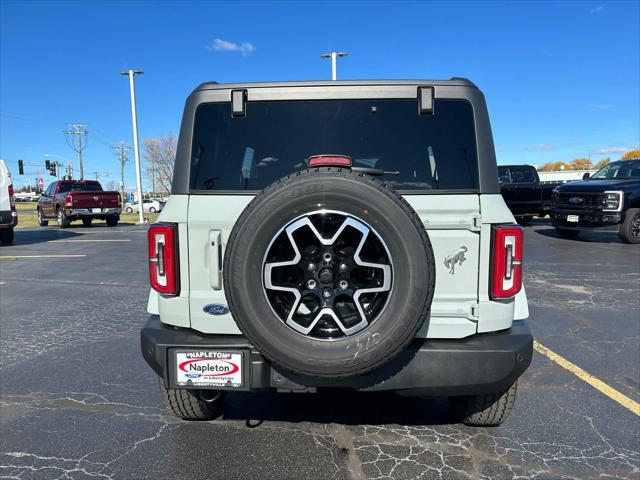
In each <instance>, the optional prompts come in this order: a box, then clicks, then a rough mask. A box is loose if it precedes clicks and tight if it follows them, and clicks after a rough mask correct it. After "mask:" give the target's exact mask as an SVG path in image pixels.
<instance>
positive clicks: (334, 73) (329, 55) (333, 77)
mask: <svg viewBox="0 0 640 480" xmlns="http://www.w3.org/2000/svg"><path fill="white" fill-rule="evenodd" d="M347 55H349V54H348V53H345V52H331V53H323V54H322V55H320V58H330V59H331V80H337V77H338V73H337V66H336V63H337V60H336V59H337V58H338V57H346V56H347Z"/></svg>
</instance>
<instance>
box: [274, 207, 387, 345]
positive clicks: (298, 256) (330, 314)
mask: <svg viewBox="0 0 640 480" xmlns="http://www.w3.org/2000/svg"><path fill="white" fill-rule="evenodd" d="M314 215H328V216H327V217H326V218H323V219H321V221H320V222H319V223H318V221H317V220H316V222H317V223H314V222H313V221H312V218H314V217H313V216H314ZM314 220H315V219H314ZM339 222H340V223H339ZM316 225H319V226H318V227H317V226H316ZM335 227H337V228H335ZM349 228H351V229H353V230H355V232H353V231H351V232H347V229H349ZM300 229H307V230H308V232H310V233H311V236H310V235H309V233H308V232H307V233H304V232H303V233H300V234H296V236H295V238H294V233H295V232H297V231H298V230H300ZM327 230H328V231H329V233H326V231H327ZM358 235H359V236H358ZM284 237H286V239H285V238H284ZM296 239H297V240H296ZM276 241H277V245H278V246H279V247H282V245H286V242H287V241H288V243H289V244H290V246H291V249H292V251H293V252H294V255H293V258H292V259H290V260H282V261H280V259H278V258H277V257H278V256H277V253H278V252H277V251H274V252H272V247H274V244H276ZM298 242H300V245H299V244H298ZM308 242H311V243H308ZM367 242H372V243H370V244H368V243H367ZM350 244H351V245H352V246H349V245H350ZM314 245H315V246H314ZM338 245H339V246H338ZM367 245H368V246H367ZM365 246H367V247H366V248H367V252H369V253H368V254H367V256H371V257H372V258H376V260H377V261H375V262H372V261H367V260H365V259H364V258H363V257H362V252H363V249H365ZM318 247H319V248H318ZM354 247H355V250H354ZM285 248H288V247H285ZM302 252H304V259H303V253H302ZM371 252H373V255H372V254H371ZM266 258H276V259H278V260H279V261H272V262H266ZM385 260H387V261H388V263H380V262H381V261H385ZM292 267H294V269H293V270H291V271H290V272H282V273H281V274H280V277H278V275H276V278H277V280H274V278H273V277H274V272H276V271H277V270H278V269H280V268H290V269H291V268H292ZM359 268H365V269H369V271H371V270H375V271H377V272H378V273H376V274H375V275H373V274H370V276H371V279H372V280H373V282H372V284H371V283H370V284H369V285H363V283H364V281H363V282H361V281H360V280H361V279H360V280H359V279H358V277H357V275H356V276H354V277H352V276H351V275H352V274H353V272H356V271H357V269H359ZM392 275H393V268H392V264H391V257H390V254H389V252H388V250H387V247H386V245H385V244H384V241H383V240H382V238H381V237H380V236H379V235H378V234H377V232H375V231H374V230H372V229H371V227H369V226H367V225H366V224H364V223H363V222H362V221H360V220H358V219H356V218H354V217H352V216H350V215H348V214H346V213H342V212H327V211H318V212H313V213H310V214H307V215H305V216H302V217H299V218H297V219H295V220H294V221H293V222H291V223H290V224H289V225H287V226H286V227H285V228H283V229H282V230H280V231H279V232H278V233H277V234H276V235H275V237H274V238H273V239H272V241H271V244H270V245H269V247H268V248H267V252H266V254H265V263H264V267H263V282H264V288H265V290H266V291H267V292H268V291H271V292H272V293H271V294H269V295H267V299H268V300H269V302H272V298H274V297H273V296H274V295H275V300H273V301H274V302H276V303H275V305H277V307H278V311H280V314H278V313H276V314H277V315H278V316H280V318H281V319H282V320H283V321H284V323H285V324H286V325H288V326H289V327H291V328H292V329H293V330H295V331H296V332H298V333H300V334H302V335H310V336H313V337H314V338H315V337H318V338H328V339H331V338H334V336H335V335H336V334H339V333H341V334H342V336H350V335H353V334H355V333H357V332H359V331H361V330H363V329H365V328H367V326H369V325H370V324H371V322H372V321H375V319H376V318H377V317H378V315H379V314H380V313H381V312H382V310H383V309H384V305H385V304H386V302H387V301H388V298H389V296H390V292H391V286H392ZM380 277H382V278H380ZM284 279H286V281H285V280H284ZM354 279H355V280H356V281H355V283H354V281H353V280H354ZM283 283H285V284H284V285H283ZM292 283H293V285H294V286H291V285H292ZM376 283H377V285H376ZM362 287H365V288H362ZM277 292H284V294H286V295H292V296H293V301H291V297H288V298H287V297H283V294H278V293H277ZM367 294H376V295H374V296H373V299H372V300H365V303H367V304H368V305H371V304H373V303H374V302H375V304H376V305H375V308H371V307H369V306H368V305H367V306H366V309H367V311H365V306H363V304H362V302H361V297H362V296H363V295H366V296H367V297H369V295H367ZM270 295H271V296H270ZM314 297H316V298H317V299H318V300H317V303H316V301H315V300H311V301H312V303H314V304H315V305H316V308H319V310H316V308H313V309H312V311H313V313H311V312H309V310H308V309H307V308H301V305H302V304H303V303H304V305H305V306H306V305H307V304H308V302H309V298H314ZM303 299H307V300H303ZM340 299H342V300H340ZM336 300H337V301H338V306H336ZM283 305H284V308H283ZM289 305H290V306H289ZM349 305H352V306H349ZM271 306H272V308H273V309H274V312H275V311H276V308H275V307H274V303H271ZM354 307H355V308H354ZM336 308H337V309H338V310H336ZM298 310H302V312H299V311H298ZM315 312H317V313H315ZM314 313H315V316H314V317H313V319H312V320H311V321H310V322H309V318H310V315H313V314H314ZM341 316H342V318H341ZM323 317H324V320H323ZM321 320H322V321H321ZM333 324H335V326H331V325H333ZM335 327H337V328H335ZM318 329H320V330H318ZM319 332H320V333H319ZM322 332H324V333H322ZM327 332H329V333H327ZM331 332H333V333H331Z"/></svg>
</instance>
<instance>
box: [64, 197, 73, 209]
mask: <svg viewBox="0 0 640 480" xmlns="http://www.w3.org/2000/svg"><path fill="white" fill-rule="evenodd" d="M64 205H65V206H66V207H70V206H72V205H73V198H72V197H71V195H67V196H66V197H64Z"/></svg>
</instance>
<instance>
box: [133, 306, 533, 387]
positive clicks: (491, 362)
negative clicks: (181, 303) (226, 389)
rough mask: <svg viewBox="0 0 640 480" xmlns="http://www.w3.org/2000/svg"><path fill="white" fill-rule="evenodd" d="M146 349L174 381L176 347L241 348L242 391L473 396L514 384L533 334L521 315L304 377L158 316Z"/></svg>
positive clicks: (227, 338)
mask: <svg viewBox="0 0 640 480" xmlns="http://www.w3.org/2000/svg"><path fill="white" fill-rule="evenodd" d="M140 343H141V348H142V354H143V356H144V358H145V360H146V361H147V363H148V364H149V365H150V366H151V368H152V369H153V370H154V371H155V372H156V373H157V374H158V375H159V376H160V377H162V378H163V379H164V382H165V385H166V386H169V387H170V386H174V385H173V381H172V378H171V377H172V376H171V375H170V373H169V368H168V365H169V354H170V353H171V350H172V349H174V348H194V349H198V350H200V349H214V350H236V351H237V350H241V351H243V352H245V357H244V358H245V378H244V381H243V387H242V388H238V389H237V390H262V389H267V388H278V389H283V390H293V391H295V390H305V389H308V388H310V387H319V388H324V387H327V388H350V389H355V390H363V391H383V390H393V391H399V392H405V393H407V394H414V395H415V394H421V395H470V394H479V393H493V392H497V391H500V390H503V389H506V388H508V387H509V386H510V385H511V384H512V383H513V382H515V381H516V380H517V379H518V377H519V376H520V375H522V373H523V372H524V371H525V370H526V369H527V367H528V366H529V364H530V363H531V357H532V353H533V336H532V335H531V330H530V329H529V325H528V324H527V322H525V321H522V320H519V321H515V322H513V326H512V327H511V328H510V329H508V330H504V331H501V332H496V333H486V334H478V335H473V336H471V337H468V338H464V339H460V340H422V339H416V340H414V341H413V342H412V343H411V344H410V346H409V347H408V348H407V349H406V350H405V351H403V352H401V353H400V354H399V355H398V356H397V357H395V358H394V359H393V360H391V361H390V362H389V363H387V364H385V365H384V366H383V367H381V368H379V369H378V370H375V371H374V372H371V373H369V374H367V375H363V376H359V377H352V378H347V379H321V378H315V377H303V376H299V375H296V374H293V373H290V372H287V371H283V370H281V369H276V368H274V367H273V366H271V365H270V363H269V362H268V361H267V360H266V359H264V357H262V355H261V354H260V353H259V352H258V351H257V350H256V349H255V348H254V347H253V346H252V345H250V344H249V342H248V341H247V339H246V338H244V337H243V336H240V335H205V334H201V333H199V332H196V331H195V330H191V329H186V328H178V327H172V326H169V325H165V324H163V323H162V322H161V321H160V319H159V317H158V316H152V317H150V318H149V319H148V320H147V323H146V324H145V326H144V327H143V329H142V331H141V334H140Z"/></svg>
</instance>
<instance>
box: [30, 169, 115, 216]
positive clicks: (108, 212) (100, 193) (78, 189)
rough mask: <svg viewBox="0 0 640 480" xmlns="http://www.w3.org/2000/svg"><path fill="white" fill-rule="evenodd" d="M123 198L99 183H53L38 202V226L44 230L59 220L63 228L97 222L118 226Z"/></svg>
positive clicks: (82, 181)
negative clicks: (51, 222) (50, 221)
mask: <svg viewBox="0 0 640 480" xmlns="http://www.w3.org/2000/svg"><path fill="white" fill-rule="evenodd" d="M121 207H122V199H121V197H120V194H119V193H118V192H108V191H104V190H103V189H102V185H100V183H99V182H97V181H95V180H58V181H55V182H52V183H51V185H49V186H48V187H47V189H46V190H45V191H44V193H43V194H42V195H41V197H40V199H39V200H38V206H37V214H38V224H39V225H40V226H41V227H44V226H46V225H48V224H49V220H50V219H56V220H57V222H58V226H59V227H60V228H67V227H68V226H69V225H70V223H71V222H73V221H75V220H82V223H83V225H84V226H86V227H88V226H89V225H91V222H92V221H93V220H94V219H97V220H106V222H107V225H108V226H110V227H115V226H116V225H117V224H118V221H119V220H120V211H121Z"/></svg>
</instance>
